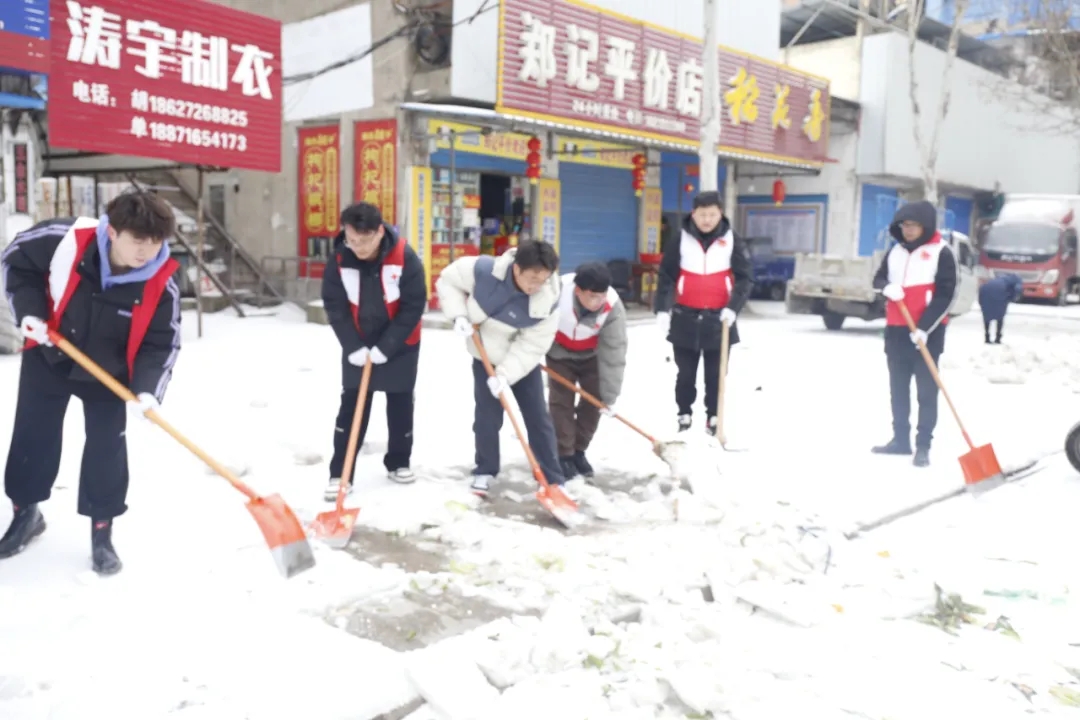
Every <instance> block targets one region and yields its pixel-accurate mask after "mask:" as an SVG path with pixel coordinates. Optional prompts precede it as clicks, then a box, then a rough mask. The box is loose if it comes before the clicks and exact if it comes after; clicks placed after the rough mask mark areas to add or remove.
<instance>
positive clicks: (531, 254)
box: [514, 240, 559, 272]
mask: <svg viewBox="0 0 1080 720" xmlns="http://www.w3.org/2000/svg"><path fill="white" fill-rule="evenodd" d="M514 264H515V265H517V266H518V267H519V268H521V269H522V270H547V271H548V272H555V271H556V270H558V269H559V254H558V253H557V252H555V246H554V245H552V244H551V243H549V242H544V241H543V240H519V241H518V246H517V254H516V255H515V256H514Z"/></svg>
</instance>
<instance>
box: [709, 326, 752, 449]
mask: <svg viewBox="0 0 1080 720" xmlns="http://www.w3.org/2000/svg"><path fill="white" fill-rule="evenodd" d="M722 325H723V329H722V330H721V331H720V379H719V382H718V383H717V385H716V388H717V390H716V440H717V442H719V443H720V447H722V448H724V450H725V451H726V452H744V451H745V450H746V448H737V447H731V446H728V441H727V434H725V432H724V394H725V392H726V391H727V366H728V353H729V352H730V350H731V326H730V325H728V324H727V323H726V322H725V323H722Z"/></svg>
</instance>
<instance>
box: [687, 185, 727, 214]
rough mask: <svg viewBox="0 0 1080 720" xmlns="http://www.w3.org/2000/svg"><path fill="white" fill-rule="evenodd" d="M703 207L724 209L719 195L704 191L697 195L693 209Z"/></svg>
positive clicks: (712, 191) (714, 191)
mask: <svg viewBox="0 0 1080 720" xmlns="http://www.w3.org/2000/svg"><path fill="white" fill-rule="evenodd" d="M703 207H718V208H720V209H721V210H723V209H724V199H723V198H722V197H720V193H718V192H717V191H716V190H706V191H705V192H703V193H698V194H697V197H695V198H694V209H695V210H697V209H698V208H703Z"/></svg>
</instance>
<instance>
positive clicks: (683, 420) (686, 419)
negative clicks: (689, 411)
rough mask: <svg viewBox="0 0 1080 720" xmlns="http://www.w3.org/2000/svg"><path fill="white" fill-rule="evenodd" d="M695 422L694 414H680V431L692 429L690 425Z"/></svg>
mask: <svg viewBox="0 0 1080 720" xmlns="http://www.w3.org/2000/svg"><path fill="white" fill-rule="evenodd" d="M693 422H694V416H693V415H680V416H679V432H686V431H687V430H689V429H690V425H692V424H693Z"/></svg>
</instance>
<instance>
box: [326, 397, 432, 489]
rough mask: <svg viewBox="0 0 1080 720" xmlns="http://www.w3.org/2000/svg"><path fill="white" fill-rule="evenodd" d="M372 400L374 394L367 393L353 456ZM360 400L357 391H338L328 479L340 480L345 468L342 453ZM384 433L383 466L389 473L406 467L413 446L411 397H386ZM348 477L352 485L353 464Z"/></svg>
mask: <svg viewBox="0 0 1080 720" xmlns="http://www.w3.org/2000/svg"><path fill="white" fill-rule="evenodd" d="M374 397H375V391H374V390H372V391H369V392H368V396H367V401H366V402H365V403H364V415H363V417H362V419H361V421H360V437H359V439H358V440H357V443H356V452H357V454H359V453H360V448H361V447H363V445H364V437H365V436H366V435H367V431H368V422H369V421H370V420H371V401H372V399H373V398H374ZM359 399H360V392H359V389H358V388H344V389H343V390H342V391H341V406H340V407H339V408H338V414H337V420H335V421H334V456H333V457H332V458H330V477H331V478H340V477H341V473H342V471H343V470H344V467H345V451H346V449H348V446H349V431H350V430H351V429H352V422H353V416H354V415H355V414H356V403H357V401H358V400H359ZM386 429H387V431H388V433H389V440H388V442H387V445H386V454H385V455H383V465H385V466H386V469H387V470H389V471H390V472H393V471H394V470H400V469H401V468H407V467H409V460H410V459H411V458H412V443H413V394H412V393H411V392H404V393H386ZM351 475H352V477H350V478H348V480H349V482H350V483H352V481H353V479H354V478H355V477H356V463H355V462H353V468H352V473H351Z"/></svg>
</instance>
